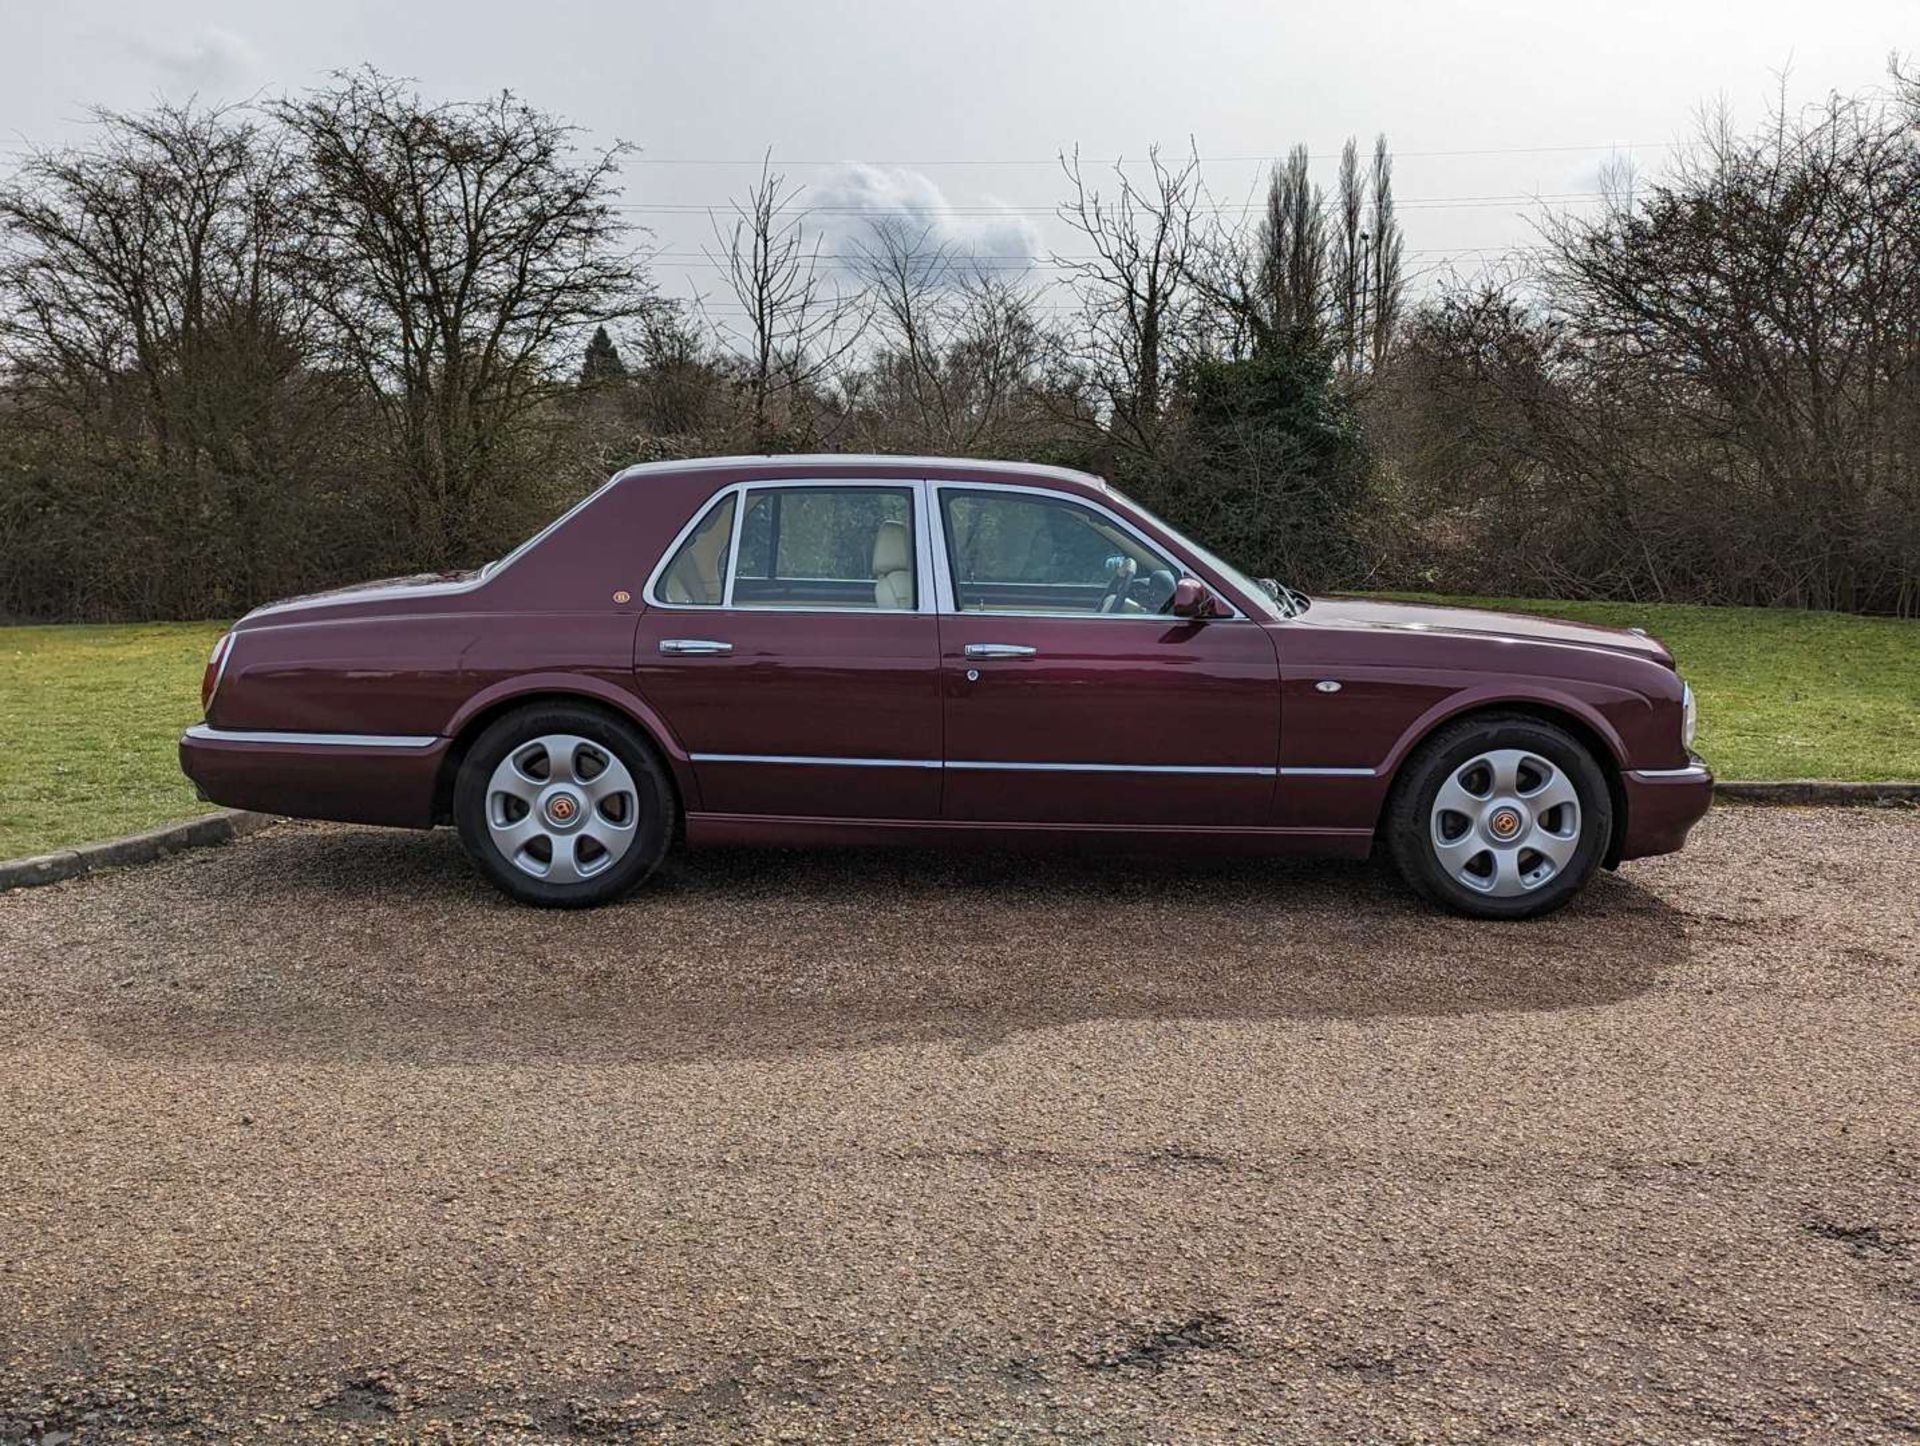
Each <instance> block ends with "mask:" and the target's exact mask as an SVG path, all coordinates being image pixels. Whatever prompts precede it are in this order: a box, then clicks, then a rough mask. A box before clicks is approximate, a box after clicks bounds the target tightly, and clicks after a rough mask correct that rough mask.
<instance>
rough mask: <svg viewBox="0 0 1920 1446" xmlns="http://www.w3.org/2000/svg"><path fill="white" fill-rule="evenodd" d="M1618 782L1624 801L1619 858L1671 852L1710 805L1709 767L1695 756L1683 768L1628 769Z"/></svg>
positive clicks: (1710, 774)
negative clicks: (1622, 830) (1625, 806)
mask: <svg viewBox="0 0 1920 1446" xmlns="http://www.w3.org/2000/svg"><path fill="white" fill-rule="evenodd" d="M1620 785H1621V788H1622V790H1623V791H1624V792H1625V794H1626V800H1627V831H1626V836H1625V838H1624V839H1622V841H1621V844H1620V857H1621V858H1622V859H1643V858H1647V857H1649V856H1650V855H1653V854H1670V853H1673V852H1674V851H1675V850H1676V849H1678V848H1679V847H1680V846H1681V845H1682V844H1684V843H1685V842H1686V841H1687V834H1688V832H1689V831H1690V830H1691V829H1692V828H1693V826H1694V825H1695V824H1696V823H1698V822H1700V820H1701V819H1702V818H1704V817H1706V813H1707V809H1708V808H1709V807H1711V806H1712V804H1713V770H1711V769H1710V768H1708V767H1707V765H1706V764H1704V763H1702V762H1700V760H1699V759H1695V760H1693V762H1691V763H1689V764H1688V765H1687V766H1686V767H1685V768H1633V769H1628V770H1627V771H1626V772H1624V773H1622V774H1621V775H1620Z"/></svg>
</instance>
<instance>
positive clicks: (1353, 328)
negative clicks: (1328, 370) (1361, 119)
mask: <svg viewBox="0 0 1920 1446" xmlns="http://www.w3.org/2000/svg"><path fill="white" fill-rule="evenodd" d="M1334 206H1335V210H1334V218H1333V219H1334V230H1333V236H1332V240H1331V242H1330V253H1329V256H1328V271H1329V273H1330V278H1329V279H1330V282H1331V289H1332V292H1333V305H1332V311H1333V329H1334V343H1335V347H1336V349H1337V351H1338V354H1339V356H1340V360H1341V364H1342V365H1343V366H1344V367H1345V368H1346V371H1347V374H1348V375H1349V376H1351V375H1353V374H1354V373H1355V372H1357V371H1358V370H1359V368H1360V358H1361V353H1362V351H1363V349H1364V348H1365V345H1366V343H1365V339H1364V338H1362V337H1361V335H1360V324H1361V317H1362V314H1363V313H1364V312H1365V310H1366V302H1365V297H1366V294H1367V288H1368V286H1369V284H1370V283H1369V278H1368V274H1367V273H1368V267H1367V240H1368V235H1367V231H1366V229H1365V224H1364V222H1363V221H1362V219H1361V216H1362V212H1363V210H1364V208H1365V206H1366V196H1365V194H1364V193H1363V191H1362V190H1361V186H1360V148H1359V147H1358V146H1357V145H1356V144H1355V143H1354V140H1353V137H1352V136H1348V137H1347V143H1346V144H1345V145H1344V146H1342V147H1341V148H1340V179H1339V183H1338V187H1337V189H1336V192H1335V200H1334Z"/></svg>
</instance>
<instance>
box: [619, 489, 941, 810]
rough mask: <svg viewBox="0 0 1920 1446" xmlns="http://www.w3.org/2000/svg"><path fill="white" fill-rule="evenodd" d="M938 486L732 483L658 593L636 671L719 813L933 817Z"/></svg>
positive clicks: (687, 538)
mask: <svg viewBox="0 0 1920 1446" xmlns="http://www.w3.org/2000/svg"><path fill="white" fill-rule="evenodd" d="M931 578H932V570H931V565H930V563H929V561H928V543H927V513H926V507H925V487H924V485H923V484H921V483H917V482H897V481H886V482H881V481H872V482H868V481H814V480H807V481H797V482H781V481H768V482H751V483H739V484H735V485H734V486H731V487H728V488H726V489H724V490H723V491H722V492H721V493H720V494H719V495H718V496H716V497H715V498H714V499H713V501H712V502H711V503H710V504H709V506H708V508H707V509H706V510H705V511H704V512H703V513H702V514H701V515H699V516H697V517H696V518H695V519H694V520H693V522H691V523H690V524H689V525H688V527H687V529H686V531H685V532H684V533H683V534H682V535H681V537H680V538H678V539H676V541H675V543H674V545H673V547H671V548H669V549H668V550H667V553H666V555H665V560H664V561H663V563H662V565H661V567H660V569H659V571H658V572H657V573H656V574H655V576H654V578H653V579H652V581H651V583H650V584H649V588H648V594H647V604H648V606H647V610H646V612H645V613H644V614H643V615H642V616H641V619H640V626H639V634H638V638H637V642H636V649H635V657H634V671H635V676H636V682H637V684H638V687H639V691H640V693H641V696H643V697H645V698H646V699H647V700H648V701H649V702H650V703H652V704H653V706H654V707H656V708H657V709H659V710H660V712H661V713H662V715H663V716H664V717H665V718H666V720H667V722H668V724H669V726H671V727H672V728H673V730H674V732H675V734H676V735H677V736H678V737H679V739H680V741H681V743H682V745H683V746H684V747H685V748H686V749H687V750H688V752H689V753H690V754H691V755H692V758H693V768H694V774H695V777H696V779H697V781H698V784H699V788H700V799H701V808H702V810H703V811H705V812H709V813H725V814H753V815H779V816H784V817H802V818H893V819H931V818H937V817H938V816H939V811H940V728H941V717H940V695H939V624H938V620H937V618H936V616H935V613H934V607H933V601H932V584H931Z"/></svg>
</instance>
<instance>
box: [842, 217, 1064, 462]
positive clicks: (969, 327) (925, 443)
mask: <svg viewBox="0 0 1920 1446" xmlns="http://www.w3.org/2000/svg"><path fill="white" fill-rule="evenodd" d="M858 256H859V259H858V261H857V262H856V263H855V266H856V271H857V274H858V275H859V277H860V279H861V280H862V282H863V283H864V284H865V286H866V288H867V291H868V293H869V295H870V297H871V298H872V303H873V307H874V322H873V332H872V334H871V339H872V341H873V347H872V353H871V355H870V356H869V357H867V358H865V359H864V361H863V363H862V365H861V366H860V367H858V368H856V369H854V370H853V371H852V373H851V374H850V376H849V378H848V391H849V395H850V397H851V398H852V399H853V400H854V402H855V404H856V407H857V410H858V411H859V412H860V413H861V414H862V415H863V417H864V419H865V422H864V426H865V430H866V431H867V433H868V434H869V436H870V437H871V438H872V439H873V441H874V444H875V445H876V446H877V447H878V448H879V449H880V450H892V449H894V448H895V447H897V446H900V445H903V444H908V445H912V446H914V447H916V448H919V449H928V448H931V449H933V450H936V451H943V452H953V453H957V454H966V453H972V452H977V451H980V450H983V449H985V450H994V449H995V448H1006V447H1008V446H1012V445H1017V443H1016V442H1015V441H1014V438H1015V436H1016V432H1017V429H1018V427H1019V426H1020V425H1021V423H1022V420H1023V405H1024V403H1026V402H1027V401H1029V400H1031V398H1032V397H1033V395H1034V392H1035V389H1036V387H1037V386H1038V384H1039V377H1040V373H1041V371H1042V368H1043V366H1044V362H1045V357H1046V353H1047V351H1048V338H1046V337H1045V336H1044V335H1043V334H1042V331H1041V328H1040V326H1039V324H1038V322H1037V320H1036V318H1035V314H1034V305H1033V295H1032V291H1031V289H1030V288H1029V287H1028V286H1027V285H1025V284H1024V283H1022V282H1019V281H1015V280H1011V279H1009V278H1008V277H1006V276H1005V275H1002V274H1000V273H998V272H996V271H994V270H992V269H990V268H989V267H986V266H983V265H981V264H980V263H979V262H978V261H976V260H975V259H973V258H971V257H967V256H964V255H962V254H960V252H959V250H958V248H957V247H955V246H953V245H952V244H949V243H941V242H937V241H935V240H934V238H933V233H932V231H931V230H930V229H929V228H921V229H920V230H918V231H916V230H914V229H912V228H911V227H908V226H906V225H904V224H902V223H900V222H898V221H887V222H882V223H880V224H879V225H876V226H875V227H874V228H873V230H872V233H871V234H870V235H869V236H868V238H867V239H866V240H865V241H863V242H862V243H860V246H859V250H858ZM909 439H911V440H910V441H909Z"/></svg>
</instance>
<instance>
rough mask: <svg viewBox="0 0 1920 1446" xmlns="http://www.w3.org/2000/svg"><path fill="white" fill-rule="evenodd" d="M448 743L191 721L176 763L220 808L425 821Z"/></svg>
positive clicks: (350, 819) (397, 823)
mask: <svg viewBox="0 0 1920 1446" xmlns="http://www.w3.org/2000/svg"><path fill="white" fill-rule="evenodd" d="M450 743H451V740H449V739H446V738H394V737H385V736H380V735H368V734H359V733H248V732H235V731H231V730H227V729H220V728H210V727H208V726H207V725H206V724H204V723H196V724H195V725H194V726H193V727H191V728H189V729H188V730H187V731H186V733H185V734H184V735H183V736H182V737H181V739H180V770H181V772H183V773H185V774H186V775H187V777H188V778H190V779H192V780H193V783H194V786H195V787H196V788H198V789H199V790H200V793H201V796H202V797H204V798H207V799H209V800H211V801H212V802H214V803H218V804H223V805H225V806H226V807H228V808H244V809H251V810H253V811H254V812H256V813H276V814H284V815H286V816H287V817H289V818H321V819H331V820H334V821H336V822H339V823H375V824H386V825H390V826H394V827H399V828H431V827H432V826H433V816H434V799H435V791H436V789H437V788H438V786H439V781H440V765H441V763H442V761H443V760H444V759H445V757H446V753H447V749H448V747H449V746H450Z"/></svg>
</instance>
